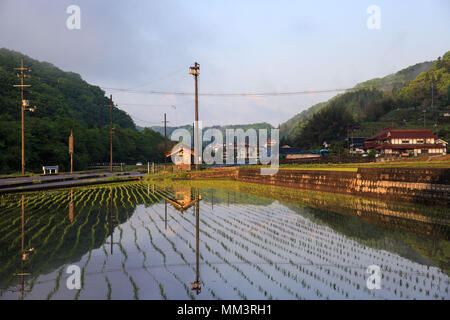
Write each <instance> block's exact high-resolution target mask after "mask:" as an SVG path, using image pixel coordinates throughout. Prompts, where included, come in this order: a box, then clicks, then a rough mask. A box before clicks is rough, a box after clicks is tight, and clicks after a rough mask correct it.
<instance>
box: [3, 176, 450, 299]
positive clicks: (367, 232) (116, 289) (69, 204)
mask: <svg viewBox="0 0 450 320" xmlns="http://www.w3.org/2000/svg"><path fill="white" fill-rule="evenodd" d="M68 191H69V190H59V191H53V192H40V193H29V194H27V196H26V197H24V196H20V195H19V196H18V195H14V194H10V195H2V196H0V234H1V238H0V249H1V250H0V261H2V265H1V266H0V299H13V298H17V293H15V295H14V293H13V292H11V291H17V290H14V289H15V288H16V285H19V287H20V290H19V292H21V297H23V298H25V299H45V298H48V299H74V298H75V299H105V298H108V299H109V298H111V299H133V298H136V299H138V298H139V299H166V298H168V299H189V298H195V299H219V298H220V299H303V298H306V299H326V298H330V299H412V298H416V299H448V298H449V293H448V290H449V276H448V275H449V273H450V272H449V261H450V258H449V257H450V251H449V250H450V249H449V248H450V245H449V240H450V234H449V226H450V223H449V218H448V216H447V214H446V212H439V210H438V209H433V208H430V210H429V211H424V210H423V209H421V208H418V207H415V206H409V205H405V206H403V205H397V204H390V203H385V202H382V201H378V200H373V199H369V200H368V199H360V198H349V197H341V198H339V197H337V198H336V199H325V198H323V197H321V196H320V195H314V194H312V193H307V194H305V195H304V196H303V197H301V196H298V195H296V196H295V197H292V199H288V197H287V196H288V194H287V192H286V193H285V194H280V195H273V194H271V191H270V190H268V189H264V190H263V191H262V192H261V193H262V194H263V195H264V196H269V195H270V197H271V198H267V197H260V196H257V195H255V194H251V193H252V192H253V191H252V190H249V191H248V192H242V191H240V190H239V191H237V190H231V191H230V190H222V189H200V190H199V189H191V188H186V187H182V186H177V187H174V188H168V189H166V188H162V187H158V185H152V186H150V185H145V184H142V183H126V184H122V185H113V186H96V187H88V188H75V189H73V190H70V196H68ZM231 193H232V194H231ZM255 193H256V192H255ZM274 199H278V200H274ZM200 200H201V201H202V205H201V204H200ZM344 200H345V201H344ZM168 204H169V205H168ZM200 206H202V214H201V216H200ZM190 207H193V211H194V214H193V215H191V214H190V211H189V212H188V211H186V210H187V209H188V208H190ZM67 208H69V215H67ZM25 213H26V215H25ZM74 213H75V214H74ZM180 213H181V214H180ZM168 221H170V223H168ZM163 224H164V227H163ZM25 227H26V228H25ZM194 230H195V231H194ZM25 235H27V237H25ZM200 236H201V238H202V241H200ZM114 241H115V242H114ZM194 242H195V244H194ZM31 244H34V245H35V246H37V247H38V248H39V250H37V251H36V252H33V249H27V248H31ZM115 244H116V245H117V247H116V250H115V252H114V254H113V247H114V245H115ZM32 252H33V254H31V253H32ZM19 253H20V257H21V258H20V261H19V259H17V257H18V255H19ZM194 255H195V265H194V261H193V257H194ZM72 264H75V265H77V266H79V267H80V268H81V269H82V275H83V278H82V289H81V290H74V291H71V290H69V289H67V288H66V286H65V283H66V278H67V276H68V275H66V273H65V270H66V269H67V266H68V265H72ZM372 264H376V265H379V266H380V267H381V269H382V277H383V278H382V289H381V290H375V291H373V290H368V289H367V288H366V279H367V277H368V275H367V274H366V270H367V266H369V265H372ZM200 268H201V276H200ZM18 276H20V277H21V278H18ZM26 280H28V281H26ZM203 280H204V281H203ZM27 283H28V284H29V285H27ZM200 293H201V294H200Z"/></svg>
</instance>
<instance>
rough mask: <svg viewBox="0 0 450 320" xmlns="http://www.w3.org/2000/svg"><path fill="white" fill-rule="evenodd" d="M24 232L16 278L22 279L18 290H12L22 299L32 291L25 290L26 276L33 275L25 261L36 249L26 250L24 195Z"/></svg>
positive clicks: (23, 205)
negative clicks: (28, 270)
mask: <svg viewBox="0 0 450 320" xmlns="http://www.w3.org/2000/svg"><path fill="white" fill-rule="evenodd" d="M21 200H22V230H21V238H22V243H21V254H20V273H16V274H15V275H16V276H19V277H20V285H19V289H18V290H12V291H13V292H20V293H21V298H22V299H23V297H24V294H25V292H29V291H31V290H29V289H25V286H27V285H28V284H27V283H25V276H31V273H28V272H25V261H27V260H28V259H29V258H30V255H31V253H32V252H33V251H34V248H30V249H25V195H23V194H22V199H21Z"/></svg>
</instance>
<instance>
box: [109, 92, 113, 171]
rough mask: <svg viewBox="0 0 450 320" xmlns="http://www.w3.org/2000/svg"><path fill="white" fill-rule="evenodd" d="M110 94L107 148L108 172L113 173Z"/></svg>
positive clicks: (110, 101) (110, 100)
mask: <svg viewBox="0 0 450 320" xmlns="http://www.w3.org/2000/svg"><path fill="white" fill-rule="evenodd" d="M112 104H113V102H112V94H111V95H110V99H109V148H110V152H109V153H110V159H109V171H110V172H113V147H112V137H113V128H112Z"/></svg>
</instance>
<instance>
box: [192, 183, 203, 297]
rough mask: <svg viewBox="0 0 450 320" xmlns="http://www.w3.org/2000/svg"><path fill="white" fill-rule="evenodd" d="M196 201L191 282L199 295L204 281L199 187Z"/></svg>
mask: <svg viewBox="0 0 450 320" xmlns="http://www.w3.org/2000/svg"><path fill="white" fill-rule="evenodd" d="M196 197H197V198H196V200H197V201H196V202H195V265H196V272H195V282H191V290H194V291H195V292H196V293H197V295H199V294H200V292H201V291H202V283H201V282H200V249H199V242H200V201H199V200H200V196H199V189H198V188H197V190H196Z"/></svg>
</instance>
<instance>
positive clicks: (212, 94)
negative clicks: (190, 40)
mask: <svg viewBox="0 0 450 320" xmlns="http://www.w3.org/2000/svg"><path fill="white" fill-rule="evenodd" d="M100 88H101V89H103V90H111V91H120V92H129V93H139V94H160V95H182V96H193V95H194V92H182V91H155V90H130V89H125V88H111V87H101V86H100ZM359 89H362V88H337V89H325V90H304V91H284V92H259V93H257V92H239V93H216V92H208V93H198V95H199V96H210V97H264V96H289V95H302V94H316V93H329V92H343V91H350V90H359Z"/></svg>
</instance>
